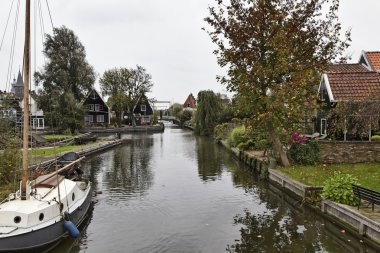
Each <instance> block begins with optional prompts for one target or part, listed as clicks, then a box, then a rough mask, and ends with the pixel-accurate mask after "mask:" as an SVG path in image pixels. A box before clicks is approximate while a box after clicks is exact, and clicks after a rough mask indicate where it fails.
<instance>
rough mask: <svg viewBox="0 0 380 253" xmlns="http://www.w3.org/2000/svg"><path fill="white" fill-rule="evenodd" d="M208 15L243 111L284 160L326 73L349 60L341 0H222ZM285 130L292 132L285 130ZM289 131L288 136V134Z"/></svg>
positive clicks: (226, 78)
mask: <svg viewBox="0 0 380 253" xmlns="http://www.w3.org/2000/svg"><path fill="white" fill-rule="evenodd" d="M216 3H217V4H216V6H214V7H209V16H208V17H207V18H206V19H205V21H206V22H207V23H208V24H209V25H210V28H208V30H207V32H208V34H209V35H210V37H211V39H212V41H213V42H214V43H215V45H216V46H217V49H216V50H215V51H214V53H215V54H216V56H217V59H218V63H219V65H220V66H222V67H225V68H226V69H227V76H222V77H218V80H219V81H220V82H221V83H222V84H223V85H225V86H226V87H227V89H228V90H229V91H231V92H234V93H235V94H236V98H237V99H236V102H237V105H238V106H237V108H238V110H239V113H244V114H248V115H251V116H250V118H249V122H250V124H252V125H254V126H255V127H261V128H263V129H265V131H266V132H267V134H268V136H270V138H271V140H272V145H273V149H274V151H275V152H276V153H277V154H278V155H279V156H280V159H281V162H282V164H283V165H284V166H288V165H289V160H288V158H287V154H286V150H285V149H284V145H283V143H284V142H285V141H286V139H288V138H289V136H290V132H291V131H292V130H293V129H292V128H293V124H294V123H297V122H299V121H300V120H302V119H303V118H304V117H305V113H307V112H312V110H313V109H314V107H315V101H316V99H315V97H316V93H317V92H316V88H315V86H316V85H318V83H319V81H320V73H321V72H322V71H324V70H326V69H327V66H328V64H329V63H332V62H334V61H342V60H344V58H343V57H341V56H342V54H343V52H344V50H345V49H346V48H347V47H348V42H349V41H350V34H349V32H346V33H345V34H344V36H343V39H342V34H341V25H340V23H339V20H338V16H337V11H338V8H339V0H216ZM284 133H285V134H284ZM282 136H285V137H282Z"/></svg>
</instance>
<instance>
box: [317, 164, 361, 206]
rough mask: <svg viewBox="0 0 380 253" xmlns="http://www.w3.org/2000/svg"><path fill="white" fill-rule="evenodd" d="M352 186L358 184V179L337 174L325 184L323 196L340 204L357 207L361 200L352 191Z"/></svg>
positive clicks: (349, 175) (348, 175)
mask: <svg viewBox="0 0 380 253" xmlns="http://www.w3.org/2000/svg"><path fill="white" fill-rule="evenodd" d="M352 184H358V179H357V178H356V177H354V176H353V175H351V174H342V173H340V172H337V173H335V174H334V175H333V176H332V177H331V178H329V179H327V180H326V181H325V182H324V183H323V192H322V196H323V197H324V198H328V199H331V200H332V201H335V202H338V203H342V204H346V205H356V204H357V203H358V201H359V199H358V198H357V197H356V196H355V195H354V193H353V191H352Z"/></svg>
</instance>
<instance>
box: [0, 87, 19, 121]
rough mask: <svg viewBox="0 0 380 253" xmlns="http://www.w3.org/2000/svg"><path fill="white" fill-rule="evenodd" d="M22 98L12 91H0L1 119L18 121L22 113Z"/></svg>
mask: <svg viewBox="0 0 380 253" xmlns="http://www.w3.org/2000/svg"><path fill="white" fill-rule="evenodd" d="M19 103H20V99H19V98H17V97H15V96H14V94H12V93H7V92H5V91H4V92H3V91H0V120H9V121H11V122H16V121H17V117H20V115H21V108H20V106H19Z"/></svg>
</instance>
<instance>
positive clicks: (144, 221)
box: [53, 127, 376, 253]
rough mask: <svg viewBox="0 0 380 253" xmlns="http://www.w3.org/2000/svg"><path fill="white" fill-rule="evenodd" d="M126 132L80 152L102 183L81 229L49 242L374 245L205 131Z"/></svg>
mask: <svg viewBox="0 0 380 253" xmlns="http://www.w3.org/2000/svg"><path fill="white" fill-rule="evenodd" d="M122 137H124V138H127V139H128V140H130V141H129V142H128V143H127V144H126V145H124V146H119V147H116V148H114V149H111V150H107V151H106V152H104V153H101V154H98V155H96V156H92V157H88V159H87V160H86V163H85V165H84V167H83V169H84V171H85V173H86V174H87V175H88V176H90V177H91V179H92V181H93V183H94V186H95V188H96V190H98V191H102V192H103V193H102V194H100V195H98V196H96V197H95V198H94V201H95V206H94V211H93V215H92V218H91V220H90V222H89V223H88V227H85V228H84V229H83V230H82V235H81V238H80V239H79V240H73V239H69V240H65V242H64V243H63V244H62V245H60V246H59V247H58V248H56V249H54V250H53V252H65V253H66V252H71V253H76V252H91V253H97V252H102V253H103V252H120V253H125V252H126V253H146V252H157V253H159V252H163V253H164V252H165V253H166V252H175V253H177V252H178V253H194V252H197V253H198V252H204V253H214V252H215V253H219V252H234V253H245V252H269V253H270V252H295V253H298V252H302V253H303V252H328V253H341V252H349V253H354V252H355V253H356V252H363V253H364V252H366V253H373V252H376V251H373V250H372V251H371V250H369V249H367V248H366V245H365V244H364V243H361V242H359V241H358V239H357V238H354V237H350V235H349V234H348V233H342V232H341V229H339V227H337V226H335V225H334V224H333V223H331V222H329V221H327V220H324V219H323V218H321V217H320V216H319V215H317V214H316V213H315V212H313V211H312V210H308V209H307V208H304V207H302V206H301V204H302V203H300V202H299V201H295V200H292V199H291V198H289V197H288V196H287V195H286V194H283V193H282V192H281V191H280V190H278V189H277V188H275V187H273V186H271V185H270V184H267V183H266V182H263V181H260V180H258V178H257V177H255V176H253V175H252V174H251V173H250V172H248V170H246V169H245V168H244V166H243V165H242V164H241V163H239V161H237V160H236V159H234V158H233V157H232V155H231V154H230V153H229V152H227V151H226V150H224V149H223V148H221V147H219V146H218V145H216V144H215V143H214V142H213V141H212V140H211V139H206V138H200V137H194V136H193V133H192V132H190V131H184V130H181V129H178V128H170V127H167V128H166V129H165V132H164V133H162V134H161V133H160V134H154V135H148V134H134V135H128V136H125V135H124V136H122ZM349 240H350V241H349Z"/></svg>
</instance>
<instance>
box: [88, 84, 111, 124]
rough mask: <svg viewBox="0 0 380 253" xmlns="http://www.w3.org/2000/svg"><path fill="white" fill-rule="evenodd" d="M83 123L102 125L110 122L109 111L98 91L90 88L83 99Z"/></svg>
mask: <svg viewBox="0 0 380 253" xmlns="http://www.w3.org/2000/svg"><path fill="white" fill-rule="evenodd" d="M83 107H84V108H85V115H84V123H85V125H95V126H104V125H109V124H110V123H111V111H110V108H109V107H108V105H107V104H106V102H104V100H103V98H102V97H101V96H100V95H99V93H98V92H97V91H96V90H95V89H92V90H91V91H90V92H89V93H88V95H87V97H86V98H85V100H84V101H83Z"/></svg>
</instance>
